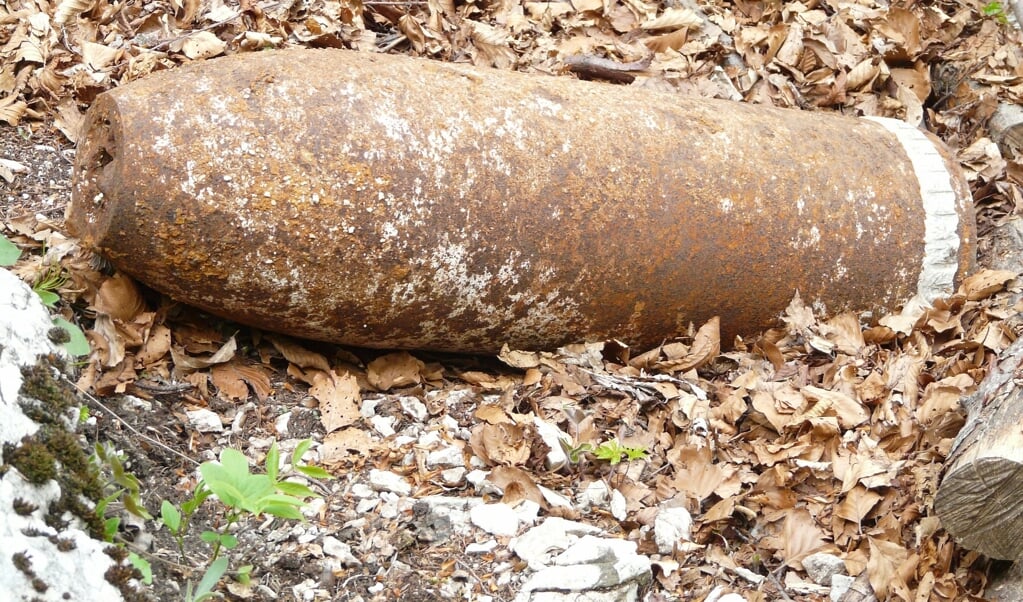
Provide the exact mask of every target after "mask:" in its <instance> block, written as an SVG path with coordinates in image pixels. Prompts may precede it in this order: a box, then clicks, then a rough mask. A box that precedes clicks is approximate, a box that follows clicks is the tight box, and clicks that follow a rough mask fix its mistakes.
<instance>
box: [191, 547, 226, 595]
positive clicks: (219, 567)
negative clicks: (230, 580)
mask: <svg viewBox="0 0 1023 602" xmlns="http://www.w3.org/2000/svg"><path fill="white" fill-rule="evenodd" d="M226 572H227V558H224V557H223V556H221V557H220V558H217V559H216V560H214V561H213V562H211V563H210V566H209V567H207V569H206V574H204V575H203V576H202V580H201V581H199V585H197V586H195V592H194V595H195V597H194V598H192V600H193V601H194V602H202V601H203V600H206V599H209V598H212V597H213V588H215V587H217V583H218V582H219V581H220V578H221V577H223V576H224V573H226Z"/></svg>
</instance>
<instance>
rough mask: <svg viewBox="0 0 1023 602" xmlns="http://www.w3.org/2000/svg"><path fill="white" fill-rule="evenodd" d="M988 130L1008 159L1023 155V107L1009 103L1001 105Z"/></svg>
mask: <svg viewBox="0 0 1023 602" xmlns="http://www.w3.org/2000/svg"><path fill="white" fill-rule="evenodd" d="M988 129H990V131H991V138H992V139H994V141H995V142H996V143H997V144H998V148H999V149H1000V150H1001V151H1002V155H1003V156H1004V157H1005V158H1006V159H1011V158H1012V157H1013V156H1014V155H1015V156H1020V155H1023V107H1021V106H1019V105H1014V104H1009V103H1007V102H1003V103H1001V104H999V105H998V109H997V110H995V114H994V115H992V116H991V121H990V122H989V123H988Z"/></svg>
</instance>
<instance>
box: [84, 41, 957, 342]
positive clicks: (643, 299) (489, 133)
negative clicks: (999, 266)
mask: <svg viewBox="0 0 1023 602" xmlns="http://www.w3.org/2000/svg"><path fill="white" fill-rule="evenodd" d="M325 74H328V75H325ZM87 120H88V121H87V126H86V129H85V132H86V134H85V136H84V137H83V143H82V144H81V145H80V147H79V151H78V159H77V162H76V169H75V182H74V197H73V202H72V206H71V208H70V209H69V213H68V225H69V228H71V229H72V231H73V232H74V233H75V234H76V235H78V236H79V237H81V238H82V239H83V240H85V241H86V242H87V243H88V244H90V245H93V246H94V247H95V248H97V249H98V250H99V251H100V252H101V253H103V254H104V255H106V256H107V257H109V258H110V259H111V260H112V261H113V262H114V264H115V265H117V266H118V268H120V269H121V270H123V271H125V272H127V273H129V274H131V275H133V276H135V277H136V278H138V279H139V280H141V281H143V282H146V283H147V284H149V285H150V286H152V287H154V288H156V289H158V290H160V291H163V292H165V293H167V294H169V295H171V296H172V297H175V298H178V299H180V300H183V301H186V302H188V303H191V304H194V305H196V306H199V307H202V308H204V309H206V310H208V311H210V312H213V313H216V314H220V315H223V316H227V317H230V318H233V319H235V320H238V321H241V322H244V323H248V324H251V325H254V326H257V327H261V328H265V329H269V330H274V331H282V332H287V333H290V334H293V335H296V336H301V337H307V338H312V339H320V340H327V341H335V342H341V343H346V344H352V345H362V346H370V347H389V348H391V347H393V348H429V349H437V350H450V351H463V352H491V351H495V350H497V349H500V347H501V345H502V344H504V343H507V344H509V345H510V346H512V347H516V348H550V347H553V346H555V345H558V344H563V343H566V342H571V341H575V340H582V339H591V340H592V339H600V338H603V337H617V338H620V339H623V340H627V341H628V342H630V343H633V344H636V345H638V346H640V347H643V346H646V345H651V344H655V343H657V342H660V341H661V340H663V339H664V338H668V337H671V336H672V335H674V334H676V333H679V332H681V331H682V330H684V329H685V327H686V326H687V325H688V323H689V322H690V321H692V322H696V323H701V322H703V321H705V320H706V319H709V318H710V317H711V316H714V315H719V316H720V317H721V324H722V330H723V333H722V334H723V336H724V337H725V339H726V340H727V339H728V338H729V337H731V336H732V335H734V334H737V333H749V332H753V331H756V330H757V329H760V328H763V327H766V326H770V325H772V324H774V323H775V320H776V317H777V316H778V314H779V313H780V312H781V311H782V310H783V309H784V307H785V306H786V305H787V303H788V302H789V300H790V299H791V298H792V295H793V293H794V292H795V291H796V290H797V289H798V290H799V291H800V293H801V294H802V296H803V297H804V299H808V300H810V301H812V302H814V303H816V304H817V305H818V307H819V308H826V309H827V310H828V311H830V312H836V311H840V310H844V309H847V308H849V309H857V310H875V311H876V310H880V309H882V308H893V307H894V306H896V305H897V304H899V303H901V302H903V301H905V300H906V299H908V298H909V297H911V296H912V295H913V294H914V293H915V291H916V288H917V278H918V276H919V274H920V270H921V267H920V266H921V258H922V257H923V255H924V251H925V250H924V247H925V224H924V218H923V216H922V212H921V210H920V204H921V199H920V188H921V187H920V184H919V183H918V181H917V176H916V175H915V173H914V171H913V168H912V166H911V165H910V162H909V161H908V160H907V157H906V153H905V151H904V149H903V148H902V146H900V144H899V143H898V141H896V140H895V138H894V137H893V136H891V135H890V134H889V132H887V131H885V129H884V128H882V127H881V126H879V125H878V124H875V123H870V122H866V121H862V120H856V119H851V118H844V117H840V116H835V115H823V114H808V113H804V112H797V111H785V110H778V109H772V108H766V107H754V106H747V105H743V104H738V103H728V102H722V101H710V100H705V99H696V98H685V97H679V96H672V95H665V94H657V93H651V92H648V91H642V90H634V89H630V88H622V87H613V86H608V85H602V84H595V83H587V82H579V81H574V80H569V79H567V78H551V77H541V76H527V75H522V74H517V73H508V72H499V71H485V70H476V69H470V68H467V67H463V66H459V65H451V64H444V63H436V62H430V61H423V60H413V59H408V58H405V57H393V56H386V55H376V54H373V55H368V54H359V53H353V52H345V51H326V50H322V51H308V50H306V51H286V52H271V53H254V54H250V55H240V56H234V57H228V58H223V59H217V60H214V61H207V62H205V63H202V64H201V65H197V66H195V67H185V68H182V69H178V70H175V71H173V72H168V73H160V74H156V75H153V76H151V77H149V78H147V79H144V80H141V81H139V82H135V83H133V84H131V85H128V86H124V87H122V88H118V89H116V90H112V91H110V92H108V93H105V94H103V95H101V96H100V97H99V98H98V99H97V101H96V102H95V104H94V106H93V107H92V109H91V110H90V111H89V113H88V116H87ZM944 158H945V160H946V161H947V162H948V165H949V169H950V173H956V172H955V168H954V166H952V163H951V162H950V161H948V157H947V155H944ZM953 179H955V177H953ZM957 186H963V184H962V182H961V181H960V182H959V183H958V184H957ZM957 195H958V200H957V207H956V211H957V212H958V213H959V217H960V219H959V224H960V228H961V232H960V234H961V235H962V237H963V238H964V240H966V241H967V242H966V243H965V244H963V245H962V246H961V247H960V251H961V256H960V258H959V267H960V270H959V271H960V273H959V276H960V277H961V276H962V275H963V274H962V272H964V271H965V270H967V269H969V266H970V265H971V262H972V254H973V245H972V227H973V226H972V214H971V213H970V207H969V193H968V190H965V189H964V188H963V189H961V190H958V192H957Z"/></svg>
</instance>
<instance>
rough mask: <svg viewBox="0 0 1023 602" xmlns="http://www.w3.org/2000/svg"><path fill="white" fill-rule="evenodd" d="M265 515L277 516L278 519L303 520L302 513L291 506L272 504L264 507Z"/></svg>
mask: <svg viewBox="0 0 1023 602" xmlns="http://www.w3.org/2000/svg"><path fill="white" fill-rule="evenodd" d="M263 513H264V514H269V515H270V516H276V517H277V518H290V519H293V520H302V513H301V512H299V511H298V509H296V508H295V507H294V506H292V505H290V504H277V503H270V504H267V505H265V506H263Z"/></svg>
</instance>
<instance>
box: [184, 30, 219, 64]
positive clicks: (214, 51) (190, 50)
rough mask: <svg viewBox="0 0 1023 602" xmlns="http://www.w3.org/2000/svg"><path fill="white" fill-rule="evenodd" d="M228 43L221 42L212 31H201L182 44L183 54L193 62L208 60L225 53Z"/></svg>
mask: <svg viewBox="0 0 1023 602" xmlns="http://www.w3.org/2000/svg"><path fill="white" fill-rule="evenodd" d="M226 49H227V42H225V41H223V40H221V39H220V38H218V37H217V36H216V34H214V33H213V32H211V31H199V32H196V33H194V34H192V35H190V36H188V38H186V39H185V41H184V42H182V44H181V52H182V54H184V55H185V56H187V57H188V58H190V59H192V60H197V59H208V58H211V57H214V56H217V55H218V54H221V53H223V52H224V50H226Z"/></svg>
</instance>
